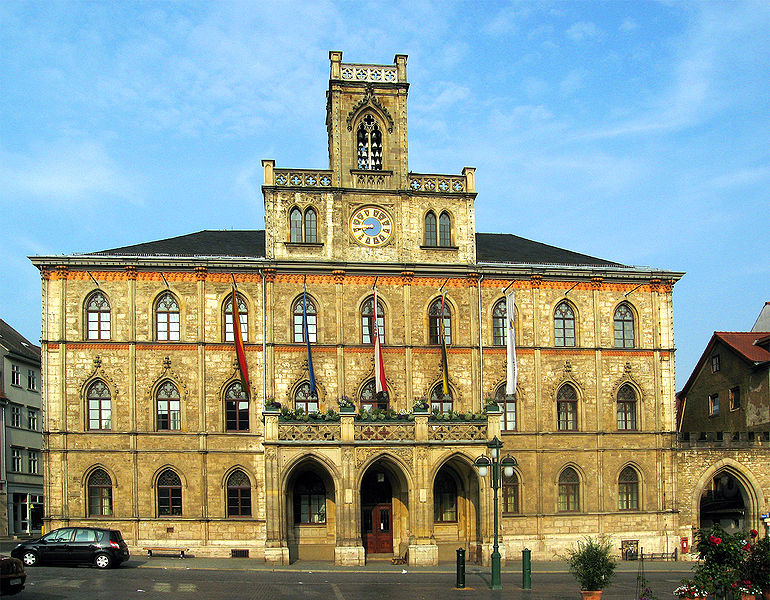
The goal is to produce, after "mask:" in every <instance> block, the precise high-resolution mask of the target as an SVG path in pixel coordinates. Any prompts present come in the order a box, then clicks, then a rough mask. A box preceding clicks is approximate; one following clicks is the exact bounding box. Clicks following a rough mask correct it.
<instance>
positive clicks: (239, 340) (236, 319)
mask: <svg viewBox="0 0 770 600" xmlns="http://www.w3.org/2000/svg"><path fill="white" fill-rule="evenodd" d="M232 302H233V339H234V340H235V352H236V353H237V354H238V366H239V367H240V368H241V378H242V379H243V387H244V389H245V390H246V395H247V396H251V390H250V389H249V369H248V367H247V366H246V353H245V352H244V350H243V334H242V333H241V317H240V315H239V314H238V297H237V296H236V294H235V288H233V300H232Z"/></svg>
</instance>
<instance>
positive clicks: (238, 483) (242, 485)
mask: <svg viewBox="0 0 770 600" xmlns="http://www.w3.org/2000/svg"><path fill="white" fill-rule="evenodd" d="M227 516H228V517H250V516H251V481H249V478H248V476H247V475H246V473H244V472H243V471H241V470H240V469H237V470H235V471H233V472H232V473H231V474H230V477H228V478H227Z"/></svg>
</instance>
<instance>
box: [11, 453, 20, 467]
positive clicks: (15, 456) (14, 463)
mask: <svg viewBox="0 0 770 600" xmlns="http://www.w3.org/2000/svg"><path fill="white" fill-rule="evenodd" d="M11 471H15V472H16V473H21V448H11Z"/></svg>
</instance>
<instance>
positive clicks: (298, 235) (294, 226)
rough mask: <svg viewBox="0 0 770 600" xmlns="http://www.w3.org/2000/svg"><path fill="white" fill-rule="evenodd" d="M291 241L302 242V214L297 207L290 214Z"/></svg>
mask: <svg viewBox="0 0 770 600" xmlns="http://www.w3.org/2000/svg"><path fill="white" fill-rule="evenodd" d="M289 241H290V242H301V241H302V212H300V210H299V209H298V208H296V207H295V208H292V209H291V212H290V213H289Z"/></svg>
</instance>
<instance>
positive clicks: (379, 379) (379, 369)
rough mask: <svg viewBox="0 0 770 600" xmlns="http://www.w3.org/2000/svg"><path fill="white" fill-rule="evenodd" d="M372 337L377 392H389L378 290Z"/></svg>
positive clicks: (375, 294)
mask: <svg viewBox="0 0 770 600" xmlns="http://www.w3.org/2000/svg"><path fill="white" fill-rule="evenodd" d="M372 335H373V336H374V382H375V383H374V385H375V391H376V392H377V393H378V394H379V393H380V392H387V391H388V382H387V381H386V380H385V365H384V364H383V363H382V348H380V329H379V327H378V326H377V288H374V318H373V319H372Z"/></svg>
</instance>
